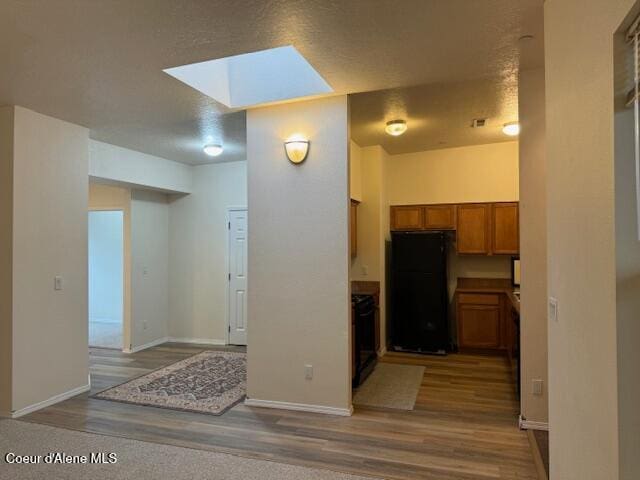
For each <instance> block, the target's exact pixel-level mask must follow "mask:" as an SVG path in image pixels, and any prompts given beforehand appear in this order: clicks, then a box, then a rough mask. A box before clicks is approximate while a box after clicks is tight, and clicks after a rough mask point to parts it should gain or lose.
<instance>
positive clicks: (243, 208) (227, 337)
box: [224, 205, 249, 345]
mask: <svg viewBox="0 0 640 480" xmlns="http://www.w3.org/2000/svg"><path fill="white" fill-rule="evenodd" d="M231 212H247V224H248V223H249V218H248V215H249V209H248V208H247V206H246V205H245V206H238V205H235V206H228V207H227V213H226V216H225V218H226V223H227V235H226V240H225V251H224V264H225V265H226V267H227V295H226V299H225V309H226V312H225V315H224V316H225V319H226V322H225V323H226V324H225V327H227V328H226V329H225V333H224V338H225V345H229V344H230V340H231V318H230V317H231V304H230V301H229V297H230V296H231V292H230V291H229V287H230V285H231V282H230V281H229V275H230V273H231V268H230V263H231V259H230V256H229V253H230V243H229V236H230V235H231V229H230V228H229V225H230V224H231ZM248 241H249V239H247V244H248ZM245 315H246V313H245Z"/></svg>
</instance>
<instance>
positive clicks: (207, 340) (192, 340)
mask: <svg viewBox="0 0 640 480" xmlns="http://www.w3.org/2000/svg"><path fill="white" fill-rule="evenodd" d="M166 341H167V342H175V343H199V344H201V345H228V344H227V342H226V340H220V339H217V338H179V337H169V338H167V340H166Z"/></svg>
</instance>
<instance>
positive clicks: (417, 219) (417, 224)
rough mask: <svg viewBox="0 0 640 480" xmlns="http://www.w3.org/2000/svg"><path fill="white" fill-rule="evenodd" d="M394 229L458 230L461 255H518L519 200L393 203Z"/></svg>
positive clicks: (457, 240)
mask: <svg viewBox="0 0 640 480" xmlns="http://www.w3.org/2000/svg"><path fill="white" fill-rule="evenodd" d="M391 230H397V231H408V230H455V231H456V238H457V239H456V250H457V252H458V253H459V254H462V255H517V254H518V252H519V250H520V249H519V245H520V237H519V223H518V202H499V203H461V204H457V205H454V204H439V205H401V206H392V207H391Z"/></svg>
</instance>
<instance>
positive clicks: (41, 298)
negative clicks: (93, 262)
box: [12, 107, 89, 410]
mask: <svg viewBox="0 0 640 480" xmlns="http://www.w3.org/2000/svg"><path fill="white" fill-rule="evenodd" d="M14 112H15V116H14V155H13V175H14V176H13V179H14V182H13V265H14V271H13V392H12V393H13V394H12V409H13V410H19V409H22V408H25V407H27V406H30V405H33V404H36V403H38V402H42V401H45V400H47V399H49V398H51V397H53V396H55V395H59V394H63V393H65V392H68V391H70V390H73V389H77V388H82V387H83V386H86V385H87V380H88V348H87V335H88V325H87V202H88V192H87V190H88V184H87V177H88V171H87V165H88V151H89V144H88V143H89V132H88V130H87V129H85V128H82V127H78V126H76V125H72V124H69V123H66V122H63V121H60V120H56V119H54V118H51V117H47V116H44V115H40V114H38V113H35V112H32V111H30V110H26V109H24V108H21V107H15V109H14ZM56 275H60V276H62V278H63V284H64V288H63V289H62V290H59V291H56V290H54V277H55V276H56ZM34 299H37V301H34Z"/></svg>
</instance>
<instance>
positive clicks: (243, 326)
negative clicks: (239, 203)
mask: <svg viewBox="0 0 640 480" xmlns="http://www.w3.org/2000/svg"><path fill="white" fill-rule="evenodd" d="M227 218H228V224H227V225H228V229H229V239H228V242H227V245H228V266H229V275H228V280H229V282H228V285H229V287H228V293H227V299H228V300H227V304H228V308H227V312H228V328H227V332H228V338H227V343H229V344H232V345H246V344H247V209H246V208H229V210H228V217H227Z"/></svg>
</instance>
